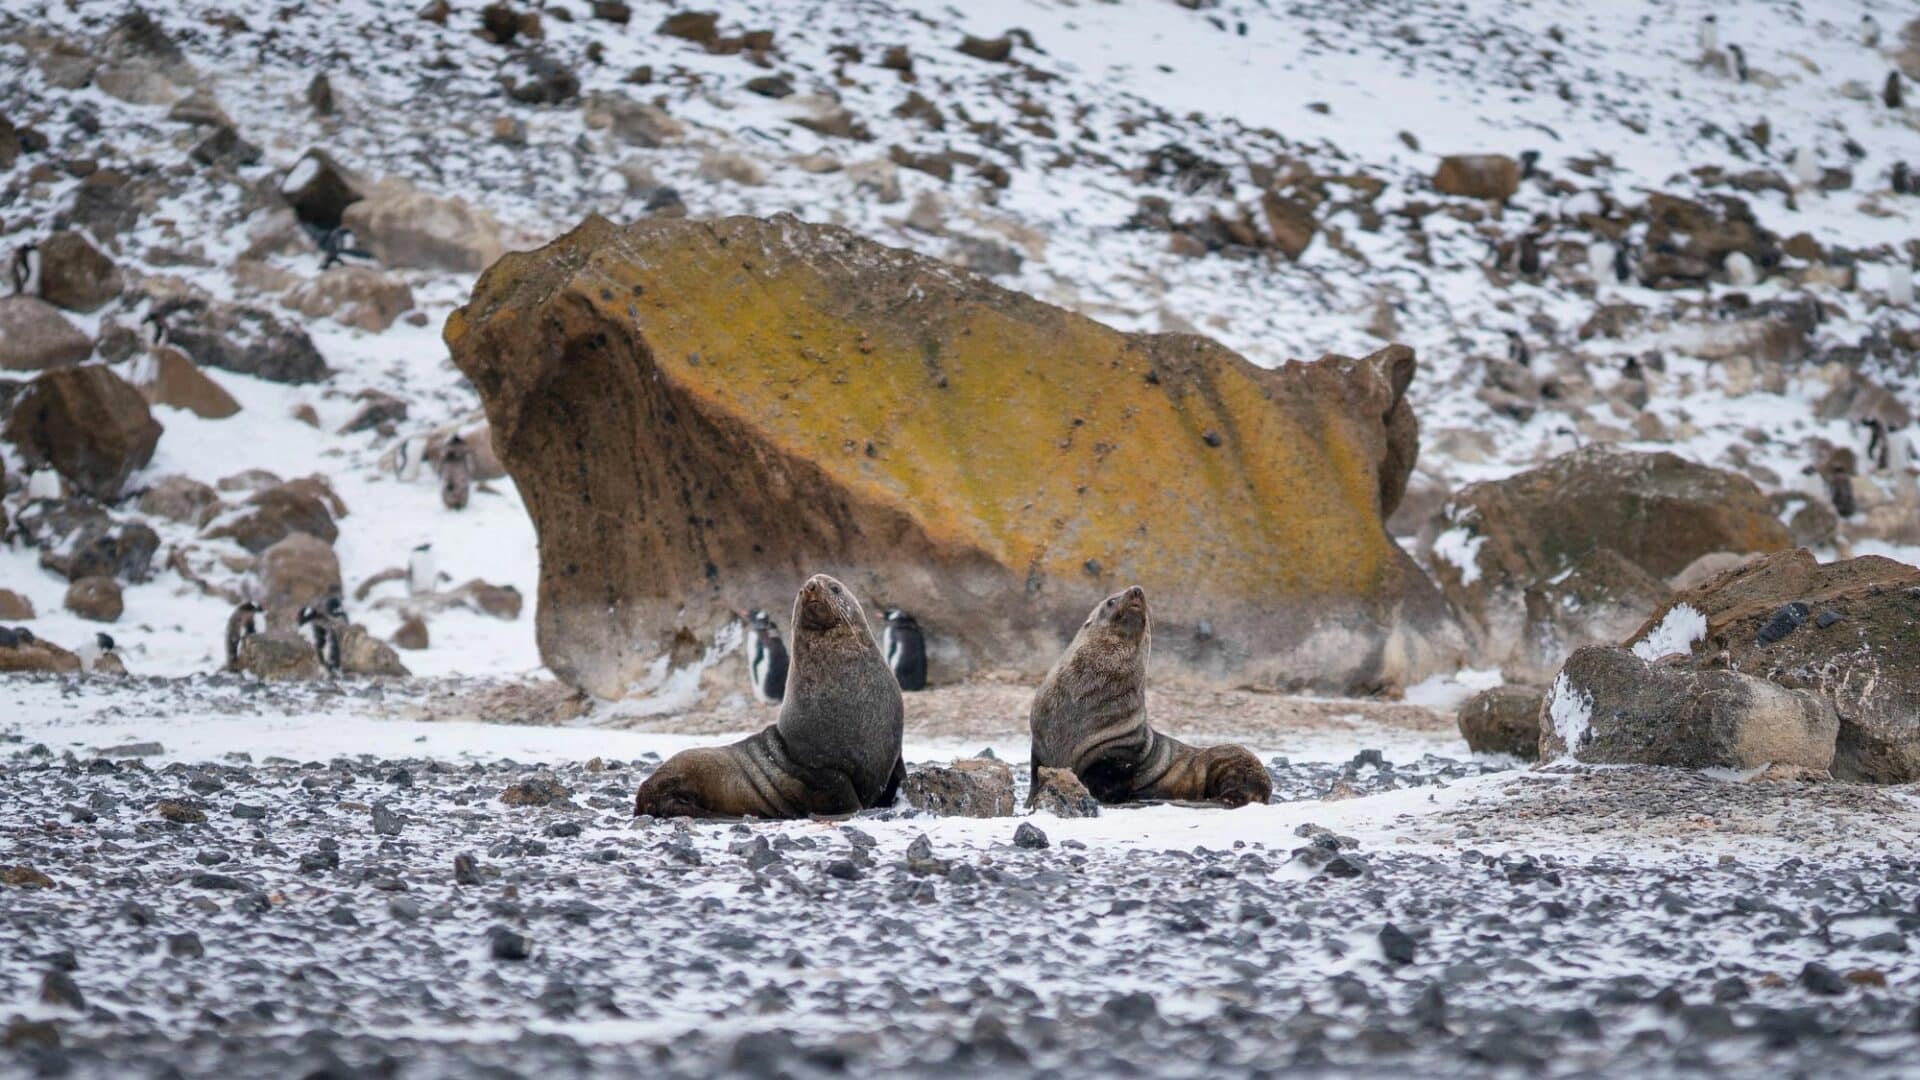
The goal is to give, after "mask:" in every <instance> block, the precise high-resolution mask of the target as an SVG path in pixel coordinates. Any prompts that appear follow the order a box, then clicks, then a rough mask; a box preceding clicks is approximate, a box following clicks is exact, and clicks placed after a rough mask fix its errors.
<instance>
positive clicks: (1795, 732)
mask: <svg viewBox="0 0 1920 1080" xmlns="http://www.w3.org/2000/svg"><path fill="white" fill-rule="evenodd" d="M1839 729H1840V720H1839V717H1837V716H1836V715H1835V714H1834V711H1833V704H1832V703H1831V702H1829V701H1828V700H1827V699H1826V698H1824V697H1822V696H1821V695H1819V694H1817V693H1814V692H1812V691H1809V690H1789V689H1787V688H1786V687H1783V686H1780V685H1778V684H1776V683H1772V682H1768V681H1767V680H1766V679H1762V678H1757V677H1755V676H1752V675H1744V674H1741V673H1740V672H1738V671H1730V670H1725V669H1709V670H1694V669H1690V668H1688V667H1686V666H1683V665H1677V664H1671V663H1656V662H1653V661H1649V660H1645V659H1642V658H1641V657H1640V656H1638V655H1636V654H1635V653H1634V652H1633V651H1631V650H1629V649H1624V648H1621V647H1619V646H1617V645H1590V646H1588V647H1586V648H1584V649H1581V650H1580V651H1578V652H1576V653H1574V654H1573V656H1572V657H1570V658H1569V659H1568V660H1567V665H1566V667H1565V668H1563V669H1562V670H1561V672H1560V674H1559V675H1558V676H1557V677H1555V679H1554V681H1553V686H1552V688H1550V689H1549V690H1548V691H1547V699H1546V702H1545V703H1544V704H1543V705H1542V706H1541V709H1540V757H1541V760H1543V761H1553V760H1555V759H1558V758H1562V757H1569V756H1570V757H1572V758H1573V759H1574V760H1575V761H1581V762H1585V763H1588V764H1599V765H1671V766H1677V767H1680V768H1690V769H1708V768H1721V769H1755V768H1759V767H1761V766H1763V765H1796V766H1799V767H1801V768H1804V769H1813V770H1817V771H1824V770H1826V769H1827V768H1828V767H1830V766H1831V765H1832V764H1833V750H1834V737H1835V735H1836V734H1838V732H1839Z"/></svg>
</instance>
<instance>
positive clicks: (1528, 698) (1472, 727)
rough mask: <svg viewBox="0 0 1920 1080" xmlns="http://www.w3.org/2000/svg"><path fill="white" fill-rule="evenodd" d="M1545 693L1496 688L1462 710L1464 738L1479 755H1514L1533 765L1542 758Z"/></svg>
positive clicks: (1529, 688) (1481, 692)
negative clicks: (1541, 716)
mask: <svg viewBox="0 0 1920 1080" xmlns="http://www.w3.org/2000/svg"><path fill="white" fill-rule="evenodd" d="M1545 698H1546V693H1545V692H1544V691H1542V690H1538V689H1535V688H1533V687H1528V686H1496V687H1493V688H1492V689H1490V690H1482V691H1480V692H1479V693H1477V694H1475V695H1473V696H1472V697H1470V698H1468V699H1467V700H1466V703H1465V704H1463V705H1461V706H1460V716H1459V724H1460V734H1461V736H1462V737H1464V738H1465V739H1466V740H1467V748H1468V749H1470V750H1472V751H1473V752H1474V753H1476V754H1512V755H1513V756H1514V757H1517V758H1521V759H1523V760H1526V761H1532V760H1534V759H1535V758H1537V757H1539V756H1540V703H1541V701H1542V700H1544V699H1545Z"/></svg>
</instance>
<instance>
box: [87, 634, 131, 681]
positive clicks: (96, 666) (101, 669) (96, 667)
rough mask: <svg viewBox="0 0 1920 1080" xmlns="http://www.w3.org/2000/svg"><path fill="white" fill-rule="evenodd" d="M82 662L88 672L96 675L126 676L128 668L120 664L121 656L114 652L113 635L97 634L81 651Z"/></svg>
mask: <svg viewBox="0 0 1920 1080" xmlns="http://www.w3.org/2000/svg"><path fill="white" fill-rule="evenodd" d="M80 661H81V663H83V664H85V665H86V668H87V671H89V672H91V673H92V674H95V675H125V674H126V673H127V666H126V665H125V664H123V663H121V662H120V654H119V653H117V652H114V651H113V635H111V634H105V633H100V634H95V635H93V641H92V642H91V643H90V644H88V645H87V646H86V647H85V648H83V649H81V650H80Z"/></svg>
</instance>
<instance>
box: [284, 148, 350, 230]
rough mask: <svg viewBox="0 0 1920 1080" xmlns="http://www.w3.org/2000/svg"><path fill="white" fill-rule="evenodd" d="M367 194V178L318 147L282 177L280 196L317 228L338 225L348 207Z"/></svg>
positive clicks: (335, 226)
mask: <svg viewBox="0 0 1920 1080" xmlns="http://www.w3.org/2000/svg"><path fill="white" fill-rule="evenodd" d="M365 196H366V185H365V182H364V181H362V180H361V179H360V178H359V177H358V176H356V175H354V174H353V173H352V172H351V171H349V170H348V169H347V168H345V167H344V166H342V165H341V164H340V163H339V162H337V161H335V160H334V159H333V155H331V154H329V153H327V152H326V151H325V150H321V149H319V148H318V147H315V148H314V149H311V150H308V151H307V152H306V154H305V155H303V156H302V157H301V158H300V160H299V161H296V162H294V163H293V167H292V168H290V169H288V170H287V172H286V174H285V175H284V176H282V177H281V178H280V197H281V198H283V199H285V200H286V202H287V205H288V206H290V207H292V208H293V212H294V214H295V215H297V216H298V217H299V218H300V220H301V221H302V222H303V223H305V224H307V225H309V226H311V227H313V228H315V229H323V230H324V229H337V228H339V227H340V220H341V215H342V214H343V213H345V212H346V209H347V207H349V206H351V205H353V204H354V203H356V202H358V201H360V200H361V199H362V198H364V197H365Z"/></svg>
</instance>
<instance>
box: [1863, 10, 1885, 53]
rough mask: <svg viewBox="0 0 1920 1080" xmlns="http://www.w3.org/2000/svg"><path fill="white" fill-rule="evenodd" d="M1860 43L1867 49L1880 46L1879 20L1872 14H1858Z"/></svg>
mask: <svg viewBox="0 0 1920 1080" xmlns="http://www.w3.org/2000/svg"><path fill="white" fill-rule="evenodd" d="M1860 44H1862V45H1865V46H1866V47H1867V48H1869V49H1877V48H1879V47H1880V20H1878V19H1876V18H1874V17H1873V16H1872V15H1862V16H1860Z"/></svg>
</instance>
